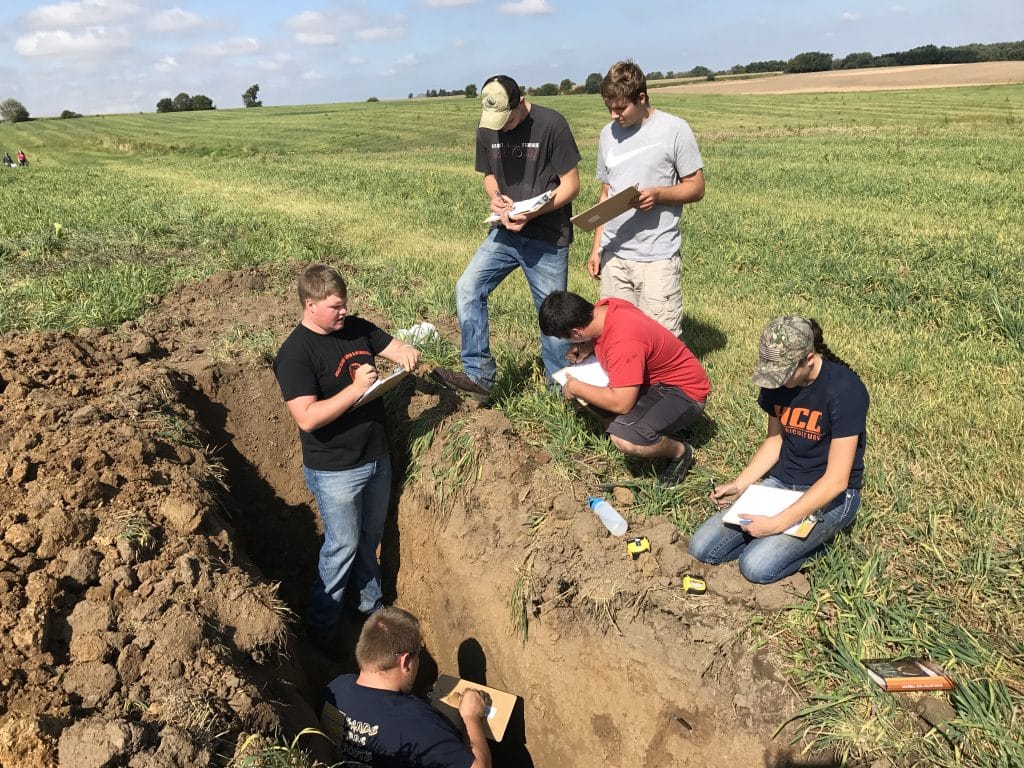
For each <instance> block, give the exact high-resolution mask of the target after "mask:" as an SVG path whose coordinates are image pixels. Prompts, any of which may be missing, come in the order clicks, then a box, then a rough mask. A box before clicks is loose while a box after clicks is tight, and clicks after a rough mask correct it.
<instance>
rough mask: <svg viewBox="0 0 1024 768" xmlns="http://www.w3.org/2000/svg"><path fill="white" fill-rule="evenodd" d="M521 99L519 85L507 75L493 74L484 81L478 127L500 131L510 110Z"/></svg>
mask: <svg viewBox="0 0 1024 768" xmlns="http://www.w3.org/2000/svg"><path fill="white" fill-rule="evenodd" d="M522 100H523V97H522V94H521V93H520V92H519V85H518V84H517V83H516V81H515V80H513V79H512V78H511V77H508V76H507V75H495V76H494V77H492V78H489V79H488V80H487V82H485V83H484V87H483V90H481V91H480V101H481V103H482V104H483V107H484V110H483V113H482V114H481V115H480V127H481V128H490V129H491V130H492V131H500V130H501V128H502V126H504V125H505V123H507V122H508V116H509V115H510V114H512V110H513V109H515V108H516V107H517V106H519V102H520V101H522Z"/></svg>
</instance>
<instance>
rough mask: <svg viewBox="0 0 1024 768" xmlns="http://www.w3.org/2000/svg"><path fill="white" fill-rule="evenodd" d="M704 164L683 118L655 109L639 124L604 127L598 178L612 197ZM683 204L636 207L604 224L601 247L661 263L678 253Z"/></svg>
mask: <svg viewBox="0 0 1024 768" xmlns="http://www.w3.org/2000/svg"><path fill="white" fill-rule="evenodd" d="M703 167H704V161H703V160H702V159H701V156H700V150H699V149H697V139H696V138H694V135H693V131H692V130H690V126H689V125H688V124H687V122H686V121H685V120H683V119H682V118H679V117H676V116H675V115H670V114H669V113H668V112H662V111H661V110H658V109H655V110H652V111H651V116H650V117H648V118H647V119H646V120H644V121H643V122H642V123H641V124H640V125H635V126H631V127H629V128H622V127H620V126H619V124H618V123H616V122H615V121H612V122H610V123H608V125H606V126H605V127H604V128H602V129H601V138H600V140H599V141H598V147H597V179H598V181H601V182H603V183H605V184H607V185H608V187H609V189H608V194H609V196H611V195H614V194H616V193H618V192H621V191H622V190H623V189H625V188H626V187H629V186H632V185H634V184H639V186H640V189H644V188H645V187H668V186H672V185H673V184H678V183H679V181H680V180H681V179H683V178H684V177H686V176H689V175H690V174H692V173H696V172H697V171H699V170H700V169H701V168H703ZM682 213H683V206H682V205H656V206H654V208H652V209H651V210H649V211H638V210H636V209H632V210H629V211H626V212H625V213H624V214H622V215H621V216H617V217H615V218H614V219H612V220H611V221H609V222H608V223H607V224H605V225H604V235H603V236H602V238H601V247H602V248H604V250H605V251H606V252H608V253H611V254H614V255H615V256H619V257H621V258H623V259H628V260H630V261H660V260H662V259H670V258H672V257H673V256H675V255H676V254H677V253H679V244H680V236H679V218H680V217H681V216H682Z"/></svg>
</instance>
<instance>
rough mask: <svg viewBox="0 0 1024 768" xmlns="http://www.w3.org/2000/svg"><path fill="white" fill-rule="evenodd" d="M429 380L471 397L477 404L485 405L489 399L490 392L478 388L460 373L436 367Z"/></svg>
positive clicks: (480, 387)
mask: <svg viewBox="0 0 1024 768" xmlns="http://www.w3.org/2000/svg"><path fill="white" fill-rule="evenodd" d="M430 378H432V379H433V380H434V381H436V382H437V383H438V384H440V385H441V386H443V387H447V388H448V389H452V390H455V391H456V392H458V393H460V394H463V395H467V396H468V397H471V398H472V399H474V400H476V401H477V402H478V403H486V402H487V401H488V400H489V399H490V397H491V390H489V389H486V388H484V387H482V386H480V385H479V384H477V383H476V382H475V381H473V380H472V379H471V378H469V376H467V375H466V374H464V373H462V372H461V371H450V370H448V369H447V368H441V367H440V366H438V367H437V368H434V370H432V371H431V372H430Z"/></svg>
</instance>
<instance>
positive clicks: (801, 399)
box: [757, 360, 869, 488]
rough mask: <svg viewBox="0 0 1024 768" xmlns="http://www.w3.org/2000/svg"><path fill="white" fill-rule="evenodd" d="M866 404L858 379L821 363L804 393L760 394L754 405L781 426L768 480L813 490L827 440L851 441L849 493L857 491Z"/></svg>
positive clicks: (798, 389) (827, 362)
mask: <svg viewBox="0 0 1024 768" xmlns="http://www.w3.org/2000/svg"><path fill="white" fill-rule="evenodd" d="M868 399H869V398H868V390H867V388H866V387H865V386H864V382H862V381H861V380H860V377H859V376H858V375H857V374H856V373H854V372H853V371H852V370H850V369H849V368H847V367H846V366H845V365H840V364H839V363H834V362H832V361H831V360H822V361H821V371H819V373H818V377H817V378H816V379H815V380H814V381H813V382H811V383H810V384H808V385H807V386H805V387H792V388H790V387H779V388H778V389H764V388H762V389H761V394H760V396H759V397H758V399H757V402H758V405H760V406H761V408H762V409H764V411H765V412H766V413H767V414H768V415H769V416H777V417H778V419H779V421H780V422H782V451H781V453H780V454H779V460H778V462H777V463H776V464H775V466H774V467H772V471H771V472H770V473H769V474H770V475H771V476H772V477H774V478H776V479H777V480H780V481H782V482H783V483H786V484H787V485H813V484H814V483H816V482H817V481H818V480H820V479H821V476H822V475H824V474H825V467H826V466H827V464H828V451H829V448H830V447H831V445H832V440H833V439H835V438H838V437H851V436H853V435H857V452H856V454H855V455H854V457H853V469H852V470H851V472H850V484H849V487H850V488H860V486H861V479H862V477H863V475H864V445H865V442H866V434H865V430H866V428H867V416H868Z"/></svg>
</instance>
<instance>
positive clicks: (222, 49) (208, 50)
mask: <svg viewBox="0 0 1024 768" xmlns="http://www.w3.org/2000/svg"><path fill="white" fill-rule="evenodd" d="M259 49H260V43H259V40H257V39H256V38H255V37H232V38H229V39H228V40H218V41H217V42H216V43H210V44H209V45H200V46H197V47H196V48H195V49H194V51H195V53H196V54H198V55H199V56H218V57H219V56H237V55H241V54H246V53H255V52H256V51H258V50H259Z"/></svg>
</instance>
